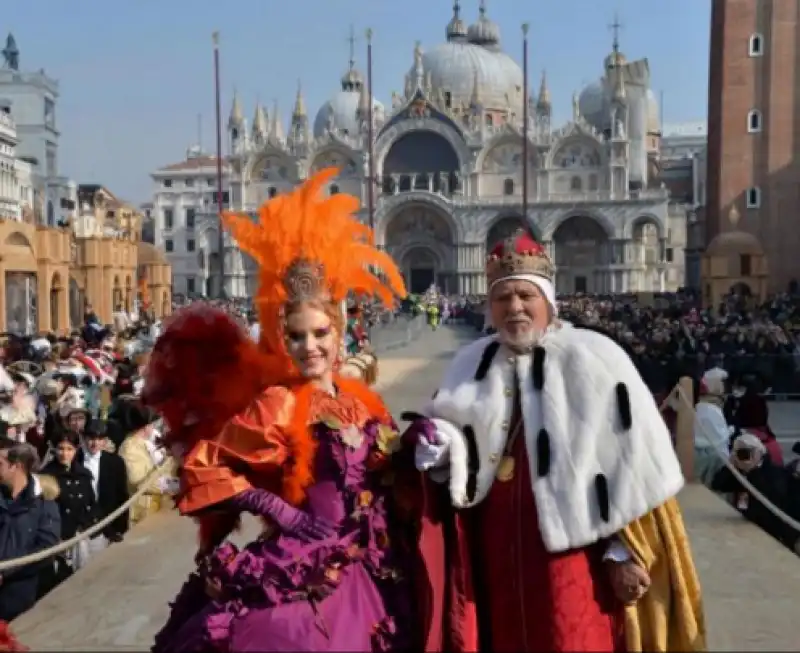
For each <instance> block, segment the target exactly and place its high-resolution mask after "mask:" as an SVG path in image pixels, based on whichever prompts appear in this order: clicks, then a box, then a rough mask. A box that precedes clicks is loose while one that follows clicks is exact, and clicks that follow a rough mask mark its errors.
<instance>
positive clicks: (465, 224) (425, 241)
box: [154, 3, 686, 296]
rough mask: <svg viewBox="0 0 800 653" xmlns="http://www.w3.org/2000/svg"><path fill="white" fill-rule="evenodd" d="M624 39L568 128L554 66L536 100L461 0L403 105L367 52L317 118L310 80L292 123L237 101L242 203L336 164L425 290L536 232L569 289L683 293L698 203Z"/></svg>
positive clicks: (249, 273) (248, 283)
mask: <svg viewBox="0 0 800 653" xmlns="http://www.w3.org/2000/svg"><path fill="white" fill-rule="evenodd" d="M611 50H612V51H611V54H610V55H609V56H608V57H607V58H606V59H605V61H604V63H603V73H602V76H601V77H600V79H599V80H598V81H597V82H596V83H594V84H591V85H589V86H588V87H586V88H584V89H583V90H582V91H581V92H579V93H576V94H575V96H574V97H573V99H572V105H573V106H572V118H571V120H569V121H568V122H567V123H566V124H563V125H555V124H553V121H552V104H551V97H550V93H549V90H548V85H547V80H546V77H545V75H542V78H541V83H540V84H535V85H534V86H538V93H537V94H536V97H533V98H527V99H526V98H525V97H524V91H523V72H522V68H521V66H520V65H519V64H518V63H517V62H516V61H515V60H514V58H512V57H511V56H510V55H509V54H507V53H506V52H505V51H504V50H503V48H502V43H501V38H500V30H499V27H498V26H497V25H496V24H495V23H494V22H493V21H492V20H491V18H490V16H489V15H488V13H487V11H486V9H485V6H482V7H481V9H480V12H479V14H478V16H477V19H476V20H475V22H474V23H472V24H471V25H468V24H467V22H466V21H464V20H463V19H462V17H461V13H460V7H459V5H458V3H456V7H455V9H454V15H453V16H452V18H451V20H450V22H449V24H448V25H447V27H446V40H445V42H443V43H441V44H439V45H436V46H434V47H432V48H429V49H425V48H423V46H422V45H421V44H417V45H416V46H415V47H414V50H413V56H412V57H410V59H411V62H410V67H409V70H408V72H407V73H406V75H405V79H404V80H403V89H404V91H403V94H402V95H400V94H399V93H396V94H393V97H392V99H391V104H390V105H389V106H386V107H385V106H384V105H382V104H381V103H379V102H378V101H376V100H375V99H374V98H370V97H369V95H368V92H367V83H366V80H365V77H364V75H363V74H362V73H361V72H360V71H359V70H358V68H357V67H356V65H355V63H354V62H353V61H352V57H351V62H350V65H349V67H348V69H347V70H346V72H345V73H344V75H343V76H342V78H341V81H340V90H339V91H338V92H337V93H336V94H335V95H334V96H333V97H332V98H331V99H330V100H329V101H328V102H326V103H325V104H324V105H323V106H322V107H321V108H320V109H319V110H318V112H317V113H316V115H315V116H310V115H309V113H308V111H307V108H306V105H305V101H304V97H303V93H302V89H298V92H297V97H296V100H295V103H294V107H293V111H292V114H291V118H290V120H289V121H288V125H285V124H284V122H283V121H282V120H281V117H280V115H279V113H278V110H277V108H275V109H273V110H272V111H268V110H267V108H265V107H263V106H260V105H259V106H257V107H256V109H255V113H254V117H253V119H252V121H247V120H246V119H245V117H244V113H243V111H242V107H241V103H240V101H239V99H238V98H237V97H235V98H234V100H233V106H232V108H231V113H230V116H229V119H228V123H227V133H228V138H229V145H230V152H231V156H230V159H229V160H227V161H226V165H225V177H226V188H227V189H228V200H229V206H230V208H231V209H234V210H240V211H250V212H253V213H254V214H255V211H256V210H257V208H258V206H259V205H260V204H261V203H262V202H263V201H264V200H266V199H268V198H270V197H274V196H275V195H277V194H279V193H281V192H284V191H286V190H288V189H290V188H292V187H294V186H295V185H296V184H298V183H300V182H301V181H302V180H303V179H305V178H306V177H307V176H308V175H310V174H312V173H313V172H314V171H315V170H319V169H321V168H325V167H328V166H336V167H338V168H339V169H340V174H339V176H338V177H337V178H336V179H335V180H334V181H333V182H332V183H331V184H330V187H329V188H328V192H330V193H338V192H346V193H351V194H354V195H356V196H358V197H360V198H361V199H362V201H363V205H364V208H363V209H362V214H363V220H364V221H365V222H367V221H370V220H372V221H373V224H374V226H375V231H376V238H377V241H378V244H379V245H381V246H383V247H385V248H386V249H387V250H388V251H389V252H390V253H391V254H392V255H393V257H394V258H395V260H396V261H397V263H398V265H399V266H400V268H401V270H402V271H403V273H404V275H405V277H406V281H407V283H408V286H409V288H410V290H411V291H412V292H420V291H424V290H425V289H426V288H428V286H429V285H430V284H431V283H435V284H437V285H438V286H439V287H440V288H441V289H442V290H443V291H444V292H447V293H454V294H455V293H458V294H482V293H485V292H486V282H485V278H484V273H483V266H484V261H485V259H486V255H487V251H488V250H490V248H491V247H492V245H493V244H495V243H496V242H497V241H499V240H501V239H502V238H504V237H505V236H506V235H508V234H510V233H513V232H514V231H516V230H518V229H519V228H521V227H526V228H528V229H530V230H531V231H532V232H533V234H534V236H535V237H536V238H537V239H539V241H540V242H542V243H543V244H544V246H545V247H547V248H548V250H549V252H550V253H551V256H552V258H553V260H554V262H555V264H556V267H557V279H556V284H557V290H558V291H559V292H561V293H574V292H589V293H615V292H658V291H668V290H675V289H677V288H678V287H680V286H682V285H683V281H684V252H683V248H684V245H685V238H686V213H685V211H682V210H676V208H675V206H674V204H673V203H671V202H670V197H669V191H668V190H667V188H666V186H665V185H664V183H662V181H661V180H660V147H661V132H660V120H659V115H658V105H657V103H656V101H655V98H654V96H653V93H652V91H651V89H650V71H649V67H648V62H647V60H646V59H641V60H637V61H629V60H627V59H626V58H625V56H624V55H623V54H622V53H621V52H620V50H619V47H618V46H617V43H616V41H615V43H614V45H613V47H612V48H611ZM526 101H527V102H528V111H527V116H528V124H527V126H526V125H525V124H523V116H524V115H525V114H526V112H525V111H524V103H525V102H526ZM370 104H371V105H372V106H371V107H370ZM370 118H371V119H372V121H373V124H372V130H371V132H372V134H373V142H372V143H371V144H370V142H369V140H368V138H369V133H370V125H369V121H370ZM248 122H249V124H248ZM526 135H527V138H528V146H527V152H528V161H527V166H525V165H523V163H524V162H523V160H522V157H523V138H525V137H526ZM370 153H372V156H373V157H374V172H375V176H374V179H373V180H370V179H369V173H368V169H369V165H368V158H369V156H370ZM524 170H527V177H528V178H527V189H528V205H527V214H523V203H522V189H523V174H524V172H523V171H524ZM169 174H170V175H171V176H174V174H172V173H169ZM154 178H155V179H156V180H157V181H158V178H157V177H156V175H154ZM170 181H172V179H171V180H170ZM370 183H373V196H374V213H373V215H371V216H370V215H368V213H369V211H368V206H367V205H368V196H369V184H370ZM173 188H174V186H173ZM197 228H198V231H199V232H200V234H199V235H198V238H197V242H198V246H199V249H200V251H201V253H203V254H208V255H210V256H205V258H204V257H203V256H201V257H200V259H199V264H203V262H204V261H205V264H204V265H205V267H204V268H203V269H202V270H199V271H198V274H200V275H201V276H203V275H204V276H205V277H207V278H208V280H209V281H210V280H211V277H214V271H213V270H212V269H211V268H210V266H209V263H208V262H209V261H211V260H214V255H215V252H217V251H218V250H217V248H218V246H217V242H218V240H219V239H218V233H217V232H216V229H217V221H216V217H215V216H214V215H213V213H212V212H211V211H210V210H209V211H208V212H207V214H206V217H205V218H201V219H200V220H199V222H198V225H197ZM226 238H227V237H226ZM223 242H224V247H225V253H224V257H222V260H223V261H224V269H225V273H224V284H225V291H226V293H227V294H229V295H231V296H246V295H249V294H251V293H252V292H253V290H254V286H255V284H256V274H255V270H254V268H253V267H252V265H251V264H250V262H248V261H247V259H246V257H245V256H244V255H242V254H241V253H240V252H239V251H238V250H237V248H236V246H235V243H234V242H232V241H230V240H224V241H223ZM192 258H193V259H194V258H195V257H192ZM216 260H217V261H219V260H220V257H217V258H216ZM176 272H178V271H177V270H176ZM203 283H204V279H202V278H201V279H200V280H199V283H197V284H195V282H192V285H193V287H197V288H200V287H203V286H202V285H201V284H203ZM205 287H206V288H211V284H210V283H209V284H206V286H205ZM176 292H180V289H176Z"/></svg>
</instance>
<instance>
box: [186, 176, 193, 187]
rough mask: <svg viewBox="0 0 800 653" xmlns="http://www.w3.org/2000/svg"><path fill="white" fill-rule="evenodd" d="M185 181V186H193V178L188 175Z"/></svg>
mask: <svg viewBox="0 0 800 653" xmlns="http://www.w3.org/2000/svg"><path fill="white" fill-rule="evenodd" d="M185 183H186V188H192V187H193V186H194V179H192V178H191V177H189V178H188V179H186V182H185Z"/></svg>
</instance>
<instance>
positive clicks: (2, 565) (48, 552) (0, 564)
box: [0, 458, 172, 573]
mask: <svg viewBox="0 0 800 653" xmlns="http://www.w3.org/2000/svg"><path fill="white" fill-rule="evenodd" d="M171 464H172V462H171V460H170V459H169V458H167V460H165V461H164V462H163V463H161V465H159V466H158V467H156V468H155V469H154V470H153V471H152V472H150V473H149V474H148V475H147V477H146V478H145V479H144V481H142V483H141V485H140V486H139V488H138V489H137V490H136V492H134V493H133V494H132V495H131V496H130V497H129V498H128V500H127V501H126V502H125V503H123V504H122V505H121V506H120V507H119V508H117V509H116V510H115V511H114V512H112V513H110V514H109V515H108V516H107V517H105V518H104V519H101V520H100V521H99V522H97V523H96V524H94V525H93V526H91V527H89V528H87V529H86V530H85V531H82V532H80V533H78V534H77V535H75V536H74V537H71V538H70V539H68V540H64V541H63V542H59V543H58V544H56V545H55V546H51V547H50V548H49V549H43V550H42V551H37V552H36V553H31V554H30V555H25V556H21V557H19V558H12V559H10V560H0V573H2V572H4V571H6V570H8V569H16V568H17V567H24V566H25V565H31V564H34V563H36V562H41V561H42V560H46V559H47V558H50V557H53V556H57V555H58V554H59V553H63V552H64V551H69V550H70V549H71V548H72V547H74V546H75V545H76V544H79V543H80V542H82V541H83V540H87V539H91V538H93V537H94V536H95V535H97V534H98V533H99V532H100V531H102V530H103V529H104V528H105V527H106V526H108V525H109V524H111V523H112V522H113V521H114V520H115V519H117V518H118V517H120V516H121V515H122V514H123V513H124V512H125V511H126V510H130V507H131V506H132V505H133V504H134V502H135V501H137V500H138V499H139V498H140V497H142V496H143V495H145V494H146V493H147V492H148V490H150V484H151V483H152V482H153V481H154V480H155V479H156V478H158V477H159V476H160V475H161V474H163V473H164V472H166V471H167V470H169V469H170V466H171Z"/></svg>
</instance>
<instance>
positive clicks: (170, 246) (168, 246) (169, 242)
mask: <svg viewBox="0 0 800 653" xmlns="http://www.w3.org/2000/svg"><path fill="white" fill-rule="evenodd" d="M164 251H167V252H174V251H175V245H173V243H172V239H171V238H167V239H166V240H165V241H164Z"/></svg>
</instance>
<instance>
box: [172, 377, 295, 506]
mask: <svg viewBox="0 0 800 653" xmlns="http://www.w3.org/2000/svg"><path fill="white" fill-rule="evenodd" d="M293 406H294V401H293V396H292V394H291V393H290V392H289V391H288V390H287V389H286V388H282V387H273V388H269V389H267V390H266V391H265V392H264V393H263V394H262V395H261V396H259V397H258V398H257V399H255V400H254V401H253V403H251V404H250V406H248V407H247V409H245V410H244V411H243V412H241V413H240V414H238V415H236V416H235V417H233V418H232V419H231V420H229V421H228V423H227V424H226V425H225V426H224V427H223V429H222V431H220V433H219V435H217V437H215V438H214V439H213V440H201V441H200V442H198V443H197V444H196V445H195V446H194V448H193V449H192V450H191V451H190V452H189V454H188V455H187V456H186V457H185V458H184V460H183V464H182V467H181V494H180V498H179V500H178V509H179V510H180V511H181V512H182V513H183V514H189V513H195V512H197V511H199V510H202V509H204V508H208V507H210V506H212V505H214V504H217V503H219V502H221V501H225V500H226V499H230V498H231V497H233V496H235V495H237V494H239V493H240V492H242V491H243V490H247V489H249V488H251V487H252V486H253V483H252V480H253V478H257V477H261V478H264V477H269V476H272V475H275V476H276V477H279V474H280V471H281V466H282V465H283V464H284V463H285V462H286V459H287V455H288V453H287V451H288V450H287V443H286V438H285V436H284V432H283V428H282V427H283V426H285V425H286V424H288V422H289V419H290V418H291V414H292V410H293Z"/></svg>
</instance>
